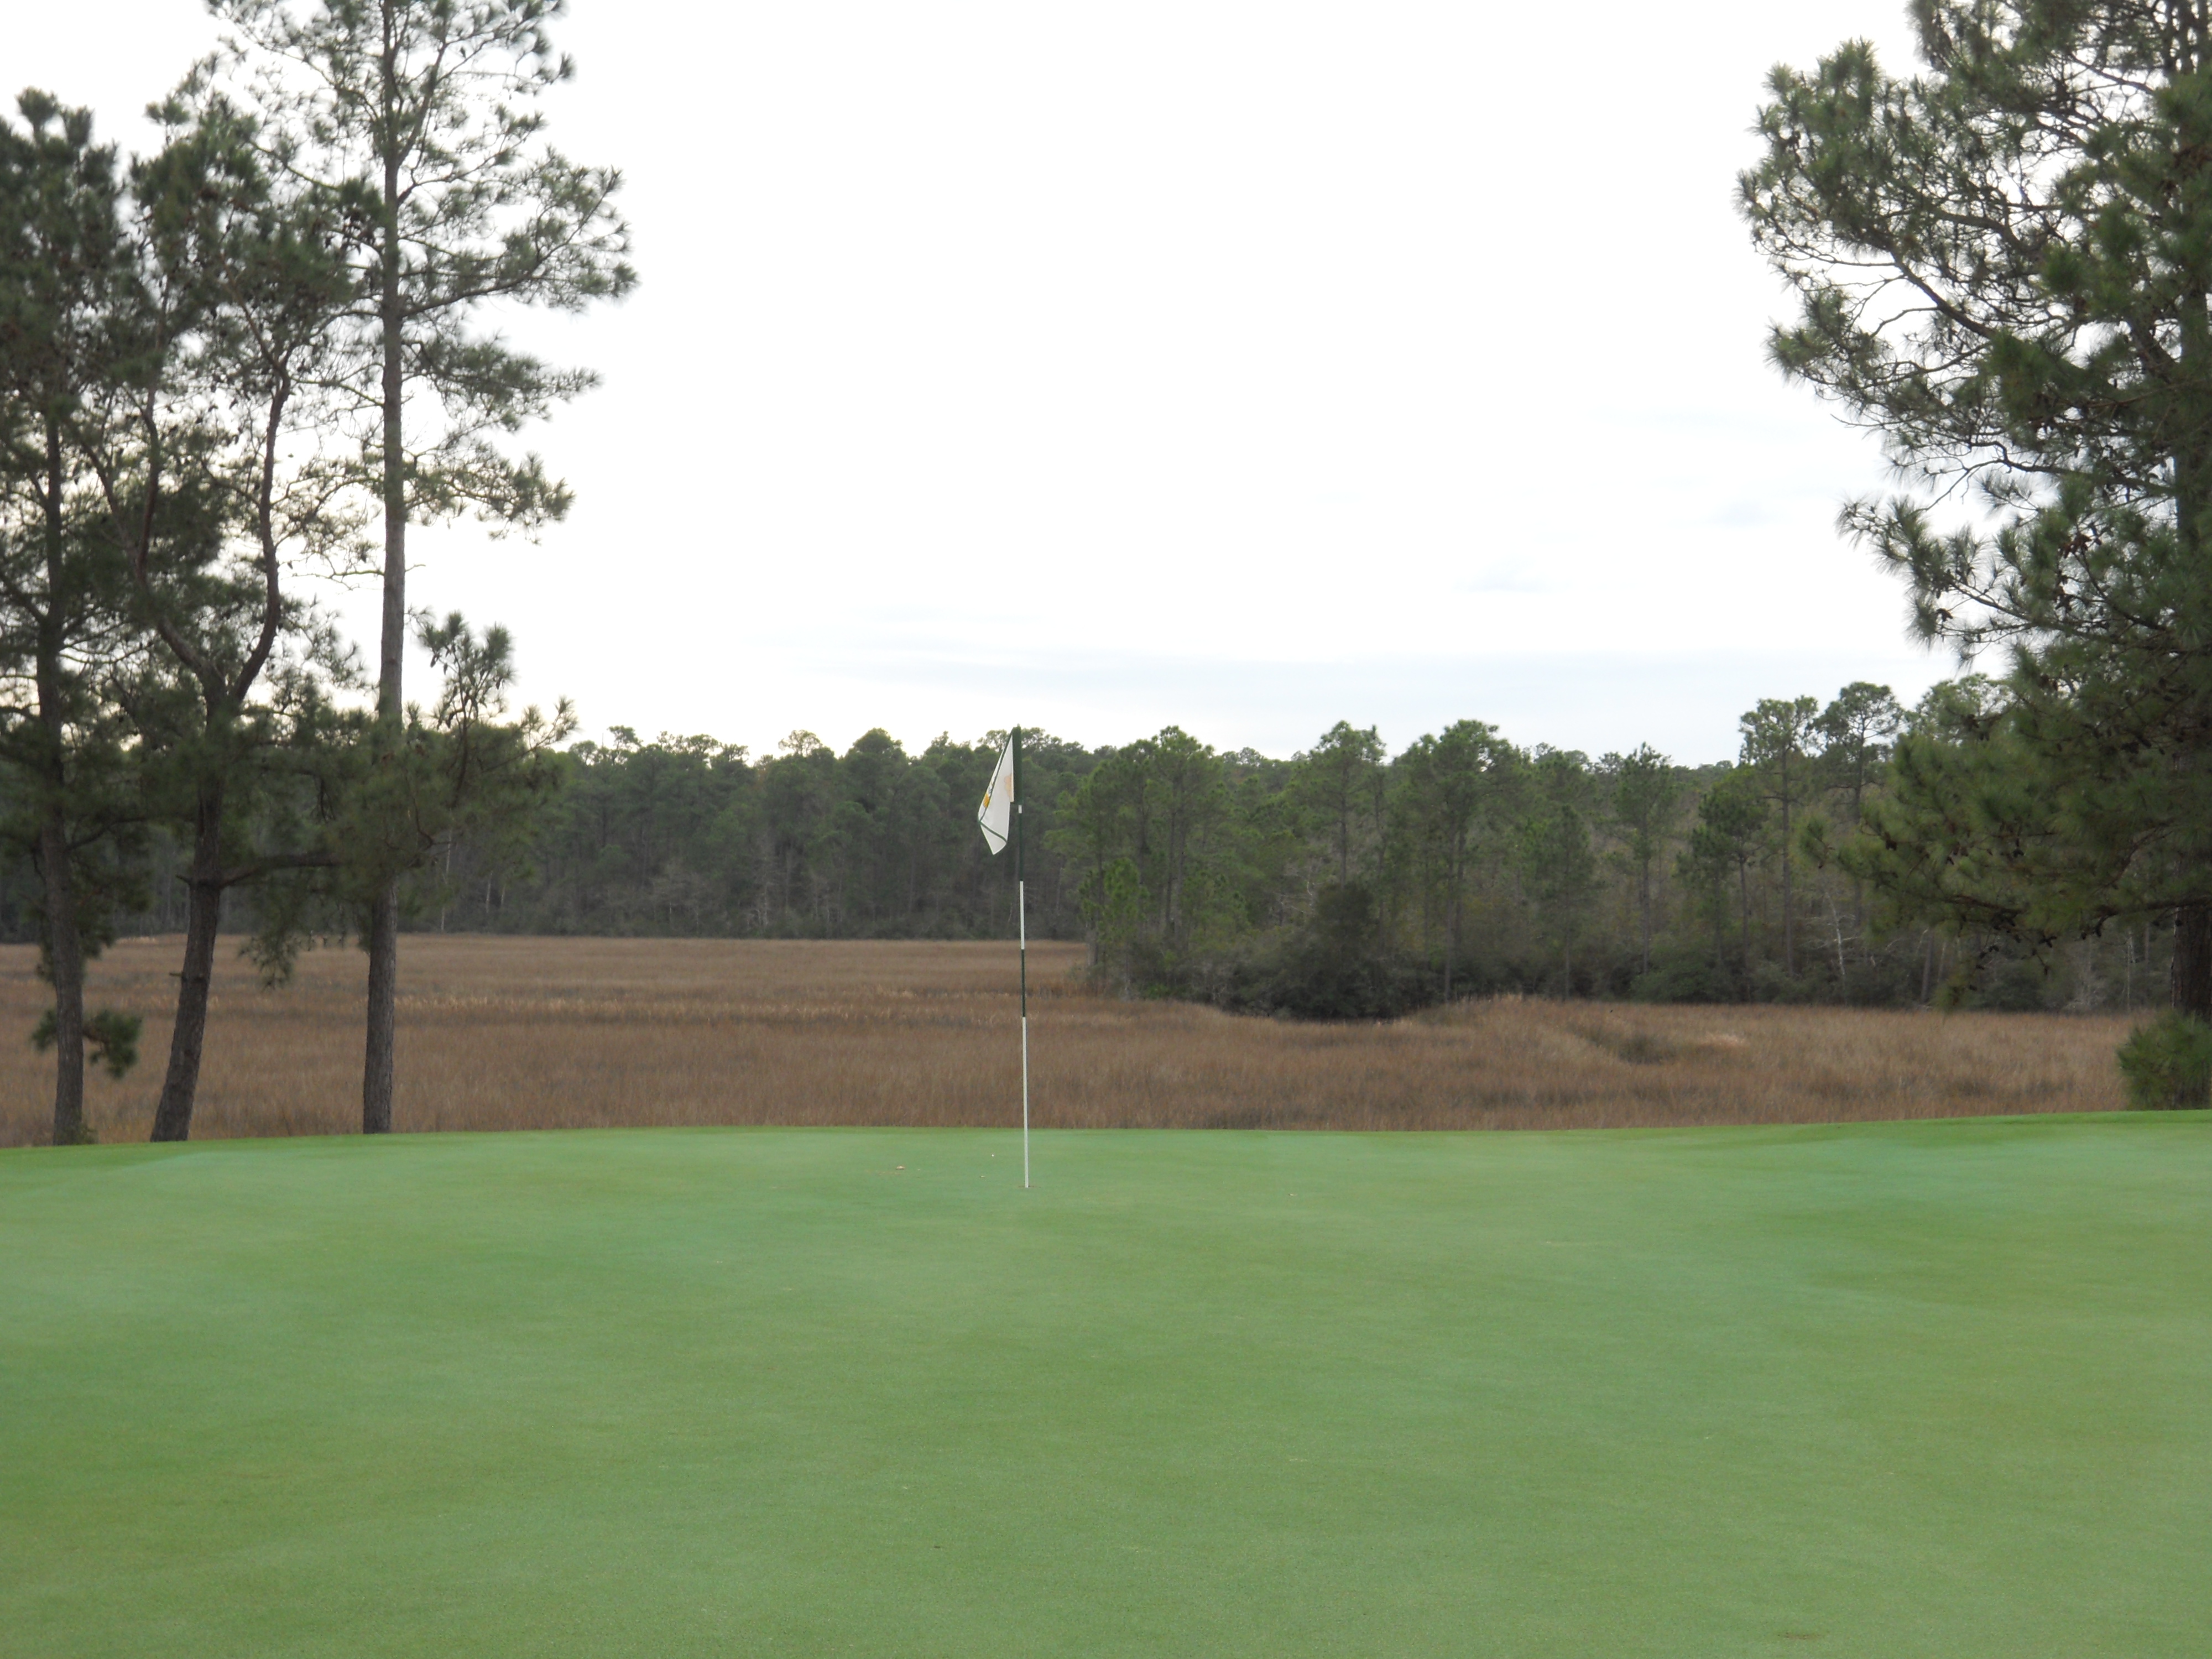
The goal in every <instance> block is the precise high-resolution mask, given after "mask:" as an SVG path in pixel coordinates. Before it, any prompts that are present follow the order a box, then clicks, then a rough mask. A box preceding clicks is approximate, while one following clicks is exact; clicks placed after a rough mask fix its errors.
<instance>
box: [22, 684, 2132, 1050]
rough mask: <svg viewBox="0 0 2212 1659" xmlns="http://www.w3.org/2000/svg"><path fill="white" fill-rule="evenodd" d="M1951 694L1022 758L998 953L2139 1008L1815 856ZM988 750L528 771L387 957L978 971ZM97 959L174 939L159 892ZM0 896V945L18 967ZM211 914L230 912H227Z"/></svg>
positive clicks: (1440, 977) (1475, 988)
mask: <svg viewBox="0 0 2212 1659" xmlns="http://www.w3.org/2000/svg"><path fill="white" fill-rule="evenodd" d="M1986 696H1987V688H1986V687H1985V686H1984V685H1983V684H1982V683H1980V682H1978V681H1972V680H1970V681H1966V682H1963V683H1960V684H1948V685H1945V686H1942V687H1939V688H1938V689H1937V690H1936V691H1934V692H1932V693H1930V694H1929V697H1928V698H1927V699H1926V700H1924V701H1923V703H1922V704H1921V705H1920V706H1919V707H1918V708H1914V709H1910V710H1908V709H1904V708H1899V705H1898V703H1897V702H1896V701H1895V699H1894V698H1893V696H1891V694H1890V693H1889V691H1888V690H1887V689H1886V688H1884V687H1881V686H1875V685H1869V684H1855V685H1851V686H1848V687H1846V688H1844V690H1842V691H1841V692H1840V693H1839V694H1838V696H1836V697H1835V698H1833V699H1832V700H1831V701H1829V702H1826V703H1825V704H1823V703H1822V702H1820V701H1819V700H1817V699H1814V698H1811V697H1801V698H1796V699H1791V700H1768V701H1764V702H1760V703H1759V706H1758V707H1757V708H1754V709H1752V710H1750V711H1748V712H1747V713H1746V714H1744V716H1743V717H1742V720H1741V733H1742V745H1741V753H1740V755H1739V757H1737V759H1736V760H1735V761H1734V762H1731V763H1719V764H1714V765H1708V766H1702V767H1685V766H1678V765H1675V764H1674V763H1672V762H1671V761H1669V760H1668V758H1667V757H1664V756H1662V755H1659V754H1657V753H1656V752H1654V751H1653V750H1650V749H1649V748H1648V747H1647V748H1638V750H1634V751H1633V752H1632V753H1629V754H1626V755H1620V754H1608V755H1604V756H1601V757H1596V758H1595V759H1593V758H1592V757H1589V756H1587V755H1584V754H1582V753H1580V752H1578V751H1576V750H1558V749H1550V748H1547V747H1545V746H1543V745H1541V744H1540V745H1538V746H1536V747H1535V748H1534V749H1522V748H1520V747H1518V746H1516V745H1515V744H1511V743H1509V742H1507V741H1506V740H1504V738H1501V737H1500V736H1498V733H1497V732H1496V731H1495V730H1494V729H1492V727H1490V726H1486V725H1484V724H1482V723H1480V722H1479V721H1474V720H1467V721H1462V722H1460V723H1458V724H1456V725H1454V726H1449V727H1448V728H1446V729H1445V730H1444V731H1443V732H1438V733H1434V734H1431V735H1428V736H1425V737H1422V738H1419V739H1418V740H1416V741H1415V742H1413V743H1412V744H1408V745H1407V746H1406V747H1405V748H1404V749H1402V750H1400V751H1399V752H1397V753H1396V754H1395V755H1393V754H1390V753H1389V752H1388V751H1387V750H1385V748H1384V745H1383V742H1382V740H1381V738H1379V736H1378V735H1377V733H1376V731H1375V730H1374V729H1372V728H1364V729H1363V728H1359V727H1355V726H1351V725H1349V724H1339V725H1338V726H1335V727H1334V728H1332V729H1331V730H1330V731H1328V732H1326V733H1323V734H1322V735H1321V736H1320V737H1319V738H1317V739H1316V742H1315V744H1313V746H1312V747H1311V748H1310V749H1308V750H1304V751H1302V752H1300V753H1298V754H1296V755H1293V756H1292V757H1290V758H1288V759H1276V758H1272V757H1267V756H1264V755H1260V754H1256V753H1255V752H1253V751H1251V750H1235V751H1229V752H1224V751H1221V750H1216V749H1214V748H1212V747H1210V746H1209V745H1207V744H1205V743H1204V742H1202V741H1200V739H1199V738H1195V737H1194V736H1192V735H1190V734H1189V733H1188V732H1183V731H1182V730H1181V729H1179V728H1176V727H1174V726H1170V727H1169V728H1167V729H1166V730H1164V731H1163V732H1158V734H1156V735H1154V736H1152V737H1149V738H1143V739H1141V740H1140V741H1138V742H1135V743H1131V744H1126V745H1123V746H1121V747H1109V748H1101V749H1096V750H1091V749H1085V748H1083V747H1081V746H1080V745H1079V744H1073V743H1068V742H1065V741H1062V740H1060V739H1058V738H1051V737H1048V736H1043V735H1036V734H1029V733H1025V734H1024V776H1023V793H1024V799H1025V802H1026V804H1027V823H1028V832H1029V842H1028V871H1029V878H1030V889H1029V892H1030V932H1031V933H1033V934H1034V935H1036V936H1037V937H1039V938H1049V939H1079V940H1083V941H1085V942H1086V943H1087V944H1088V945H1089V946H1090V947H1091V957H1090V959H1091V964H1092V968H1091V971H1092V972H1093V973H1094V974H1095V975H1097V978H1098V979H1099V980H1100V981H1102V982H1103V984H1104V985H1105V986H1107V987H1110V988H1112V989H1115V990H1117V991H1120V992H1121V993H1123V994H1131V995H1139V996H1159V995H1170V996H1187V997H1195V998H1200V999H1202V1000H1208V1001H1212V1002H1215V1003H1218V1004H1220V1005H1223V1006H1230V1007H1235V1008H1239V1009H1244V1010H1248V1011H1252V1012H1285V1013H1291V1014H1296V1015H1307V1016H1322V1017H1328V1016H1338V1017H1361V1016H1366V1017H1376V1016H1382V1015H1387V1014H1389V1013H1393V1012H1402V1011H1404V1010H1405V1009H1407V1008H1410V1007H1413V1006H1420V1005H1422V1004H1425V1003H1429V1002H1433V1001H1436V1000H1442V999H1445V998H1449V997H1453V996H1459V995H1469V994H1496V993H1501V992H1522V993H1527V994H1543V995H1572V996H1597V997H1618V998H1635V999H1644V1000H1662V1001H1735V1000H1829V1001H1845V1002H1853V1003H1861V1004H1872V1005H1887V1006H1911V1005H1916V1004H1929V1003H1941V1004H1944V1005H1947V1006H1984V1007H2005V1008H2039V1007H2066V1008H2073V1009H2077V1010H2085V1011H2086V1010H2090V1009H2097V1008H2113V1007H2132V1006H2154V1005H2156V1004H2157V1003H2159V1002H2160V1000H2162V999H2163V998H2164V995H2165V980H2164V974H2165V971H2166V955H2167V953H2168V951H2169V948H2170V947H2169V945H2168V942H2167V939H2166V931H2165V930H2163V929H2160V928H2159V927H2155V926H2143V925H2138V926H2136V927H2130V928H2128V929H2126V930H2124V931H2117V930H2115V931H2108V932H2107V933H2106V935H2105V936H2103V937H2100V938H2093V939H2086V940H2080V941H2075V942H2072V943H2069V944H2065V945H2060V946H2057V947H2056V948H2054V949H2051V950H2049V951H2044V952H2041V953H2038V952H2034V951H2028V950H2027V949H2025V948H2023V947H2022V946H2021V945H2019V944H2018V943H2017V942H2016V941H2010V940H2007V939H2001V938H1999V937H1997V936H1996V935H1991V936H1989V937H1982V936H1978V935H1977V934H1976V933H1974V932H1973V931H1972V929H1965V930H1961V929H1960V928H1959V927H1956V926H1955V925H1950V924H1932V923H1928V922H1923V921H1922V920H1920V919H1917V918H1916V917H1914V916H1912V915H1909V914H1905V913H1904V912H1903V911H1901V910H1900V909H1899V906H1898V904H1897V903H1896V902H1893V901H1891V900H1887V899H1884V898H1882V897H1881V896H1879V895H1878V894H1877V893H1875V892H1874V891H1870V890H1869V886H1868V884H1866V883H1865V882H1864V881H1863V880H1860V879H1857V878H1854V877H1852V876H1851V875H1850V874H1849V873H1847V872H1845V871H1844V869H1843V868H1842V867H1841V866H1840V864H1839V862H1838V860H1837V859H1836V858H1835V857H1834V856H1833V849H1835V848H1837V847H1838V845H1839V844H1841V843H1842V842H1844V840H1845V839H1846V838H1847V837H1848V836H1850V833H1851V832H1852V831H1853V830H1854V829H1857V828H1858V827H1859V826H1860V825H1861V823H1863V821H1864V819H1865V818H1866V816H1867V813H1868V811H1869V808H1870V807H1872V806H1873V805H1875V804H1876V803H1877V802H1878V801H1879V800H1880V799H1881V797H1882V796H1883V793H1884V792H1885V790H1886V789H1887V787H1888V783H1889V777H1890V767H1891V760H1892V754H1893V746H1894V743H1895V740H1896V738H1897V737H1898V736H1899V734H1900V733H1901V732H1916V731H1917V732H1924V733H1925V734H1926V735H1928V736H1929V737H1931V738H1941V737H1942V736H1943V735H1944V732H1945V727H1946V724H1947V722H1955V720H1957V719H1958V718H1959V717H1960V710H1961V709H1971V708H1973V707H1975V706H1977V705H1978V702H1980V701H1982V700H1985V698H1986ZM1004 740H1005V734H1004V733H1002V732H993V733H989V734H987V735H986V736H985V737H984V738H981V740H979V741H977V742H975V743H962V742H956V741H953V740H952V739H951V738H945V737H940V738H938V739H937V740H936V741H935V742H933V743H932V744H929V745H928V746H927V748H926V749H923V750H921V751H920V752H919V753H909V752H908V750H906V749H905V748H904V747H902V745H901V744H899V742H898V741H897V740H896V739H895V738H891V737H890V736H889V735H888V734H886V733H885V732H882V731H880V730H878V731H873V732H869V733H867V734H866V736H864V737H862V738H860V739H859V740H858V741H857V742H855V743H854V744H853V745H852V746H851V747H850V748H849V749H848V750H846V751H845V752H843V753H842V754H839V753H836V751H834V750H831V749H829V747H828V746H827V745H825V744H823V743H822V742H820V741H819V740H818V739H817V738H814V737H813V736H812V735H811V734H810V733H807V732H796V733H793V735H792V736H791V737H789V738H786V739H785V740H784V741H783V743H782V744H780V745H779V747H778V750H777V751H776V752H775V753H774V754H772V755H766V756H758V757H757V756H754V755H752V754H750V752H749V751H748V750H746V749H744V748H743V747H741V746H737V745H732V744H725V743H722V742H720V741H718V740H716V739H714V738H707V737H673V736H665V735H664V736H662V737H660V738H656V739H653V740H651V741H647V740H645V739H642V738H640V737H639V736H638V735H637V734H636V733H635V732H632V731H630V730H628V729H626V728H623V727H619V726H617V727H615V728H613V732H612V735H611V741H609V742H606V743H604V744H601V743H592V742H584V743H577V744H573V745H571V746H569V747H568V748H566V749H565V750H562V752H561V753H560V755H559V756H558V763H559V771H560V779H561V787H558V788H557V789H555V790H553V791H551V792H550V793H549V794H548V795H547V797H546V799H544V802H543V804H542V805H539V807H538V809H537V812H536V817H535V819H534V821H533V823H532V826H531V828H530V829H529V831H528V833H527V834H526V836H523V837H521V838H520V841H519V842H518V843H515V844H517V845H519V847H520V851H519V852H518V853H514V854H505V853H502V854H499V855H497V856H495V855H494V854H492V853H491V852H490V851H489V849H485V848H477V847H473V846H471V844H470V842H468V841H467V840H466V839H465V838H461V837H449V838H448V839H447V840H446V841H445V842H443V844H442V845H441V847H440V848H438V850H437V853H436V854H435V857H434V858H433V859H432V860H431V861H430V866H429V868H428V871H427V872H425V874H424V876H423V878H422V879H421V880H420V881H418V882H417V884H416V887H415V889H414V891H413V894H412V903H411V907H410V926H411V927H413V928H415V929H416V930H428V931H439V932H446V933H462V932H497V933H550V934H561V933H584V934H630V935H690V936H712V937H746V938H780V939H884V938H901V939H906V938H929V939H1003V938H1008V937H1010V936H1011V935H1012V932H1013V929H1014V915H1013V904H1014V887H1013V860H1012V854H1001V855H1000V856H999V857H997V858H995V859H994V858H993V857H991V856H990V855H989V854H988V851H987V847H986V844H985V842H984V841H983V838H982V836H981V835H980V834H979V833H978V831H977V829H976V827H975V808H976V804H977V802H978V800H979V799H981V794H982V792H983V788H984V785H985V782H986V781H987V777H988V775H989V773H990V770H991V768H992V765H993V763H994V760H995V758H996V757H997V754H998V751H999V748H1000V745H1001V744H1003V742H1004ZM154 858H155V865H156V866H157V867H156V868H155V871H154V872H152V873H153V875H154V877H155V878H154V879H153V880H152V882H151V883H150V884H149V889H148V890H149V893H150V894H152V895H154V896H155V904H154V906H153V908H151V909H150V910H149V911H147V912H145V913H143V914H142V915H137V916H134V917H131V918H127V919H125V927H126V929H131V930H136V931H146V932H156V931H158V932H172V931H175V930H177V929H178V928H179V927H181V926H182V925H183V913H182V906H183V902H184V899H183V895H182V890H181V884H180V883H179V882H178V881H176V880H174V879H173V878H171V877H172V872H170V871H169V870H167V869H165V868H162V867H160V866H165V865H168V864H171V863H173V860H174V854H173V853H171V852H168V851H165V850H164V849H162V848H158V847H157V848H155V853H154ZM35 893H36V885H35V882H34V880H33V876H32V872H30V871H29V869H28V868H27V867H22V866H19V867H18V868H17V869H15V871H13V872H11V875H10V878H9V881H8V882H7V884H6V885H5V888H4V890H0V925H4V927H5V928H6V930H7V932H8V933H9V936H10V937H13V938H17V939H26V938H29V937H32V936H33V930H34V928H35V925H36V918H35V906H34V903H33V900H34V898H35ZM235 899H236V901H237V902H238V903H239V904H240V914H239V915H237V916H236V917H234V925H239V926H245V925H250V923H251V921H252V918H251V917H250V916H249V915H246V914H245V908H246V907H248V906H250V905H251V904H252V902H253V901H252V895H251V894H250V893H241V894H239V895H236V896H235Z"/></svg>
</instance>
